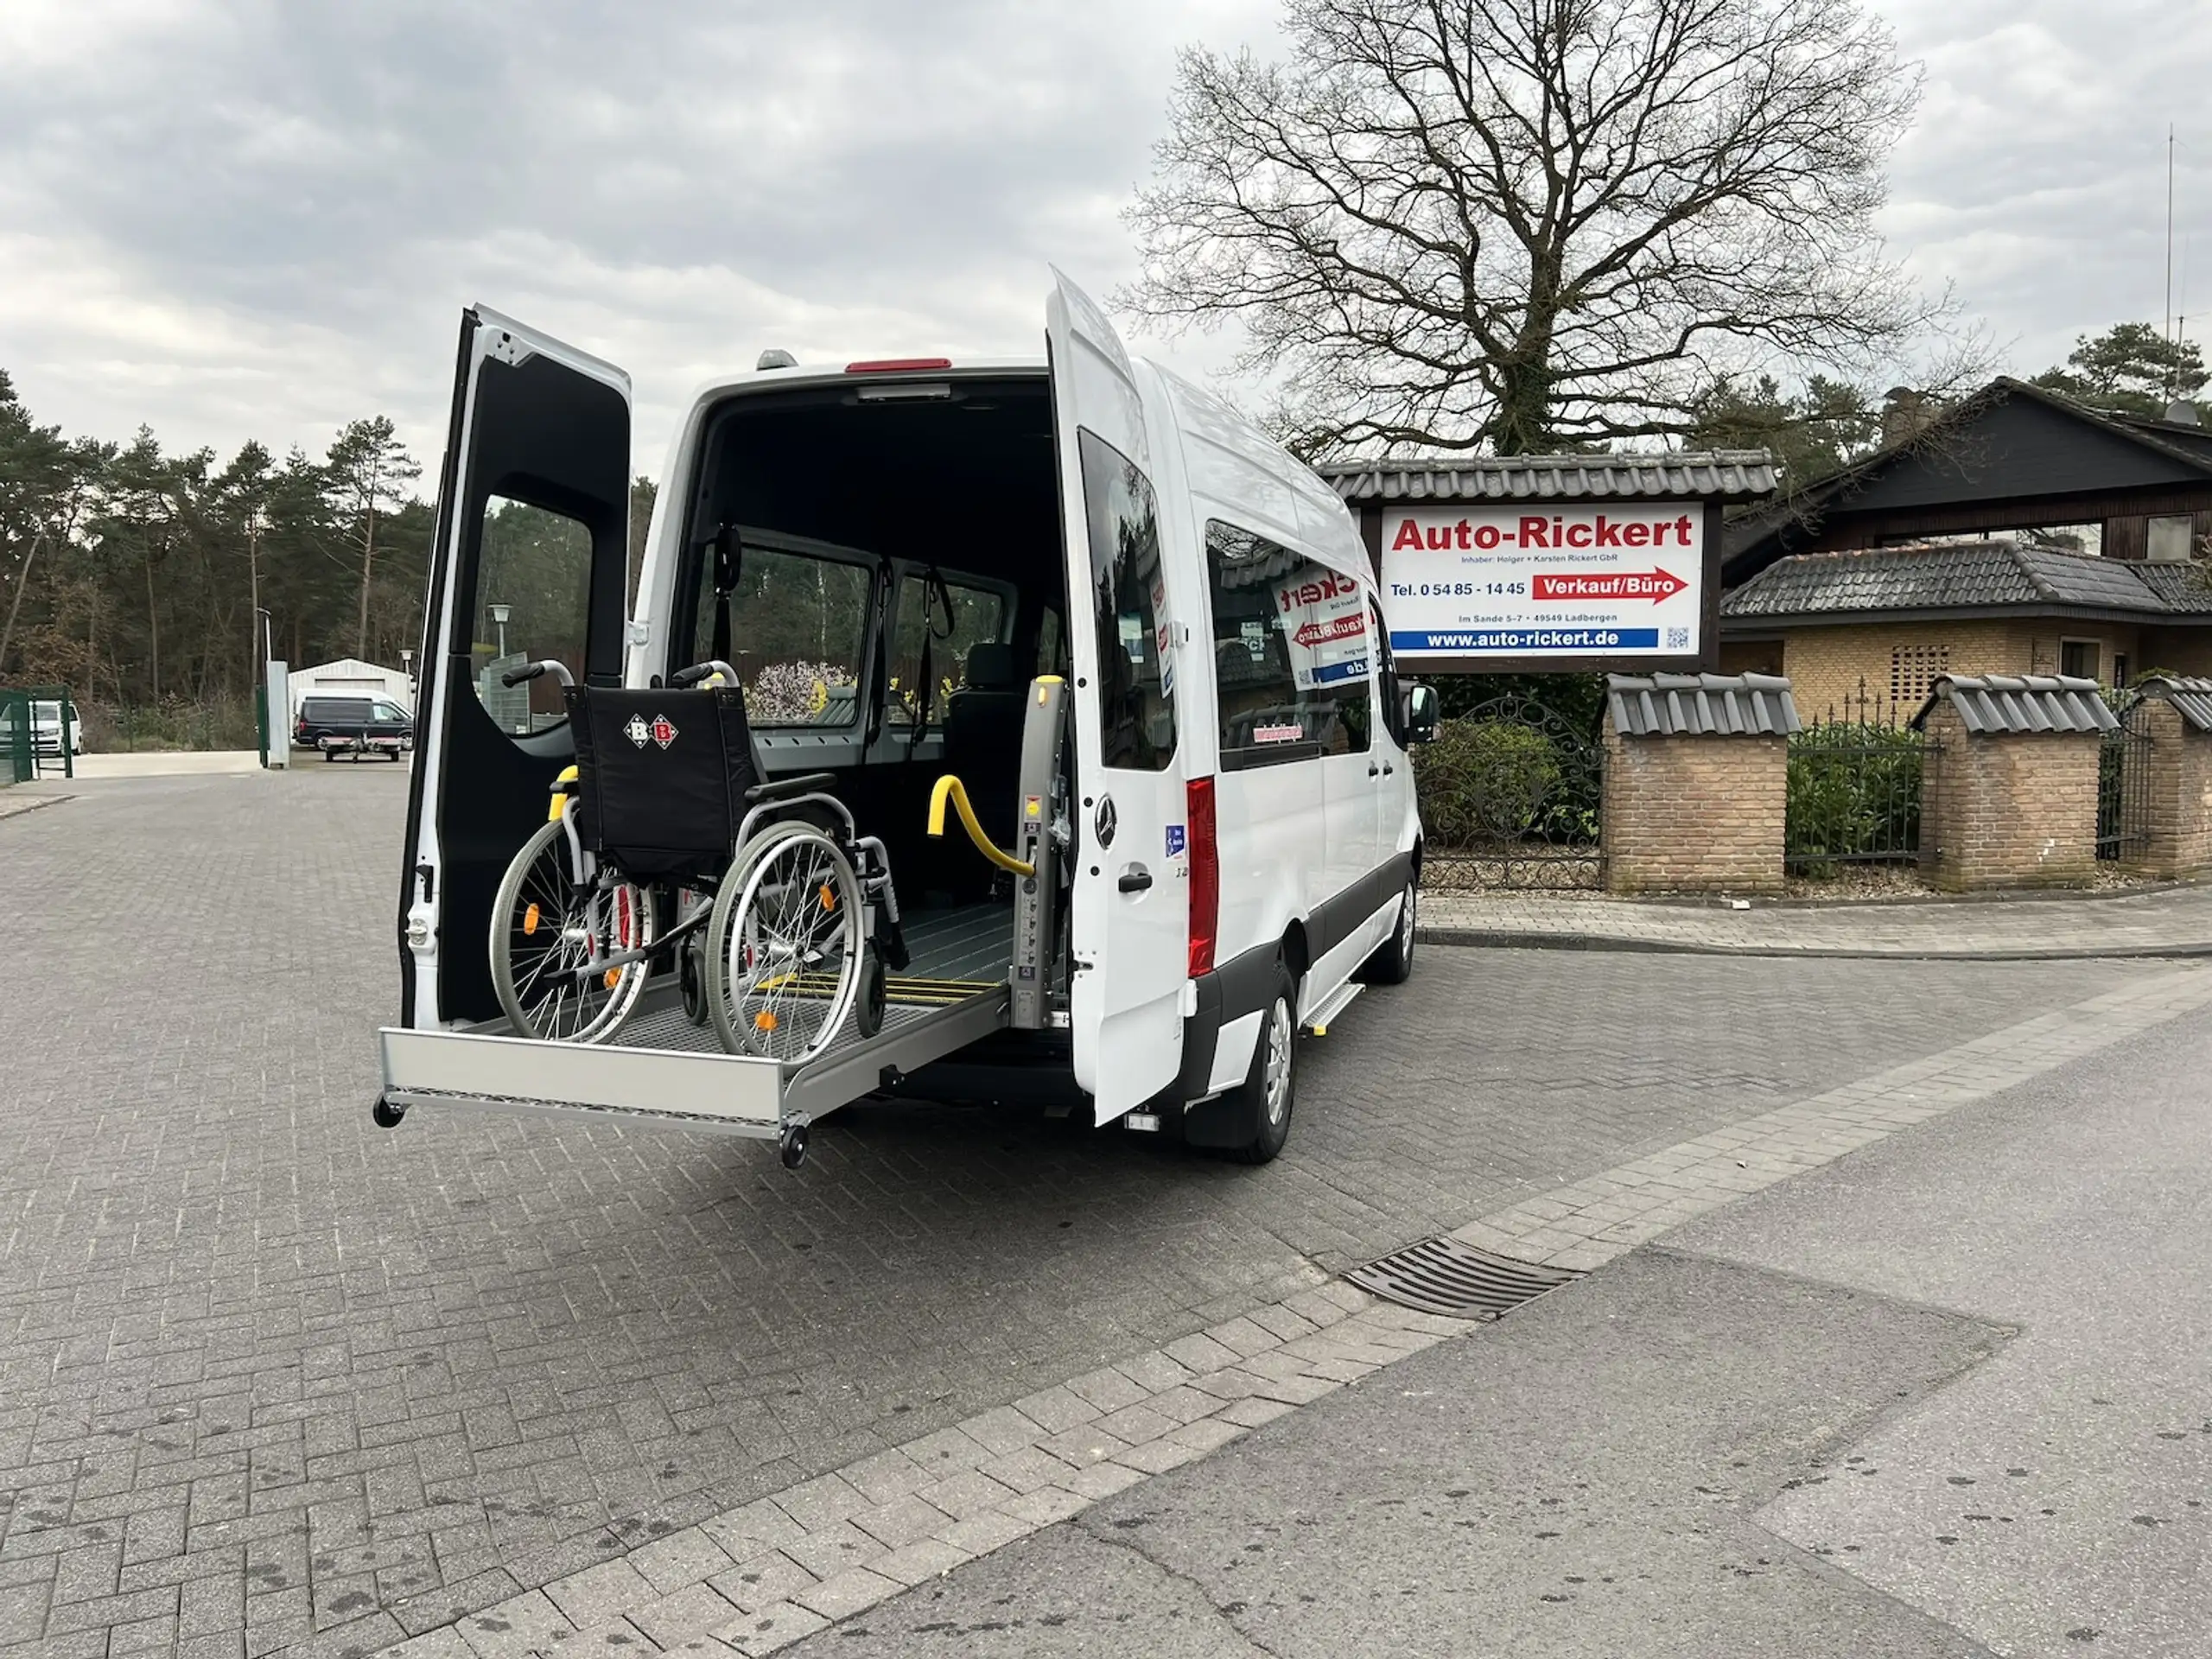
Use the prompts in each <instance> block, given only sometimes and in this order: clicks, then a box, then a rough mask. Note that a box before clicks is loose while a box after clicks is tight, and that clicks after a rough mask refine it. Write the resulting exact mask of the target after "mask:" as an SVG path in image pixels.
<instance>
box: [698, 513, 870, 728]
mask: <svg viewBox="0 0 2212 1659" xmlns="http://www.w3.org/2000/svg"><path fill="white" fill-rule="evenodd" d="M714 582H715V575H714V565H713V562H712V561H711V560H709V561H708V562H706V563H705V566H704V568H702V570H701V571H700V575H699V605H698V610H697V613H696V621H695V622H694V623H693V625H692V626H693V636H694V637H693V640H692V649H691V655H690V658H688V659H687V660H688V661H690V662H693V663H703V662H705V661H706V660H707V659H708V658H709V657H710V656H712V655H713V654H714V634H715V587H714ZM873 590H874V575H873V573H872V572H871V571H870V570H869V569H868V566H866V565H864V564H855V563H850V562H849V561H847V560H844V559H828V558H820V557H817V556H814V555H812V554H807V553H792V552H788V551H786V550H784V549H782V548H778V547H764V546H761V545H760V544H758V543H750V542H748V543H747V544H746V548H745V553H744V562H743V563H742V564H741V566H740V568H739V570H738V573H737V587H736V588H735V590H734V592H732V594H730V597H729V606H730V630H729V644H730V653H729V662H730V666H731V667H732V668H734V669H735V670H736V671H737V677H738V678H739V680H740V681H741V682H742V683H744V686H745V712H746V716H747V719H748V720H749V721H751V722H752V723H753V725H755V726H849V725H851V724H852V723H853V722H854V721H855V720H857V719H859V718H860V708H859V702H858V696H859V686H860V678H861V645H862V644H863V642H864V640H865V638H866V635H867V632H868V601H869V596H870V594H871V593H872V592H873Z"/></svg>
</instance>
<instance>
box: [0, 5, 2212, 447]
mask: <svg viewBox="0 0 2212 1659" xmlns="http://www.w3.org/2000/svg"><path fill="white" fill-rule="evenodd" d="M1876 3H1878V6H1879V8H1880V10H1882V11H1883V12H1884V13H1885V15H1886V16H1889V17H1890V19H1891V21H1892V22H1893V23H1894V25H1895V27H1896V29H1897V34H1898V36H1899V39H1900V41H1901V44H1902V46H1903V48H1904V51H1905V53H1906V54H1907V55H1908V56H1910V58H1912V59H1914V60H1917V61H1919V62H1920V63H1921V64H1922V65H1923V66H1924V68H1925V71H1926V76H1927V94H1926V98H1925V101H1924V104H1923V109H1922V112H1921V116H1920V119H1919V123H1918V125H1917V127H1916V130H1914V131H1913V133H1912V134H1911V135H1910V137H1909V138H1908V139H1907V140H1906V141H1905V143H1904V145H1903V146H1902V147H1901V148H1900V149H1899V150H1898V152H1897V156H1896V159H1895V165H1894V168H1893V173H1892V180H1893V183H1892V202H1891V208H1890V210H1889V213H1888V214H1887V219H1886V227H1887V232H1888V234H1889V236H1890V238H1891V242H1892V244H1893V245H1894V246H1895V248H1896V249H1897V251H1899V252H1900V253H1901V254H1903V255H1904V257H1906V258H1907V259H1908V261H1909V263H1910V269H1911V270H1913V271H1914V272H1915V273H1916V275H1917V276H1918V277H1920V278H1921V279H1922V280H1923V281H1925V282H1926V283H1929V285H1930V286H1931V287H1941V286H1942V285H1943V284H1945V283H1950V284H1952V285H1954V286H1955V289H1956V292H1957V295H1958V296H1959V298H1960V300H1961V302H1963V304H1964V306H1965V308H1966V309H1967V312H1968V313H1969V314H1970V315H1973V316H1975V317H1979V318H1982V319H1986V323H1987V326H1988V328H1989V330H1990V333H1991V334H1992V335H1993V338H1994V340H1996V341H1997V342H1998V343H1999V345H2000V346H2003V347H2004V349H2005V355H2006V357H2007V359H2008V360H2009V362H2010V364H2011V365H2012V366H2013V367H2016V368H2018V369H2021V370H2023V371H2024V372H2033V371H2034V370H2037V369H2040V368H2042V367H2044V366H2046V365H2049V364H2050V363H2051V362H2053V361H2055V360H2056V359H2059V358H2061V357H2063V355H2064V353H2065V352H2066V350H2067V349H2068V347H2069V344H2070V342H2071V340H2072V339H2073V337H2074V335H2075V334H2077V333H2079V332H2082V331H2083V330H2094V329H2099V328H2102V327H2106V326H2107V325H2109V324H2110V323H2113V322H2115V321H2121V320H2123V319H2130V318H2138V319H2145V320H2148V321H2158V318H2159V315H2160V313H2161V309H2162V306H2163V303H2164V290H2163V280H2164V278H2163V270H2164V264H2163V247H2164V201H2165V174H2164V166H2165V135H2166V127H2167V124H2168V123H2169V121H2171V122H2173V123H2175V124H2177V127H2178V130H2179V137H2180V141H2181V148H2180V150H2179V158H2180V175H2179V187H2178V190H2177V207H2178V222H2179V225H2180V227H2181V232H2182V233H2183V236H2184V237H2186V238H2189V245H2188V258H2189V260H2190V263H2191V264H2192V266H2193V268H2192V269H2191V270H2190V273H2189V277H2188V289H2189V293H2190V303H2191V304H2192V305H2194V306H2196V307H2201V308H2202V310H2203V311H2204V312H2205V313H2207V314H2208V318H2207V320H2208V321H2212V117H2207V116H2205V115H2204V114H2203V113H2202V110H2203V108H2204V105H2203V104H2202V99H2203V96H2204V92H2205V89H2206V87H2207V86H2212V5H2206V4H2203V3H2201V0H2188V3H2177V0H2097V3H2094V4H2092V3H2087V0H1876ZM1274 12H1275V7H1274V3H1273V0H1089V3H1084V4H1075V3H1065V0H1064V3H1046V0H813V3H810V4H804V5H801V4H793V3H790V0H632V3H630V4H622V5H618V4H613V3H590V0H529V3H524V0H446V3H436V0H375V3H369V4H357V3H346V0H5V3H4V4H0V367H4V368H6V369H7V370H8V371H9V372H10V373H11V374H12V375H13V376H14V377H15V379H16V386H17V390H18V391H19V392H20V394H21V395H22V397H23V398H24V399H25V401H26V402H27V403H28V404H29V405H30V407H31V408H32V410H33V411H34V412H35V414H36V415H37V416H39V417H40V418H41V419H42V420H46V421H58V422H60V423H62V424H63V426H64V427H65V428H67V429H68V430H70V431H72V432H90V433H95V434H99V435H105V436H123V435H127V434H128V433H129V432H130V430H131V429H134V428H135V427H136V426H137V425H138V423H141V422H142V421H143V422H146V423H150V424H151V425H152V426H153V427H154V428H155V429H156V432H157V433H158V434H159V435H161V437H162V439H163V441H164V442H167V443H169V444H171V445H177V446H190V445H197V444H201V443H205V444H209V445H213V446H214V447H215V448H218V449H219V450H224V451H227V450H229V449H230V448H233V447H235V445H236V444H237V443H238V442H240V441H241V440H243V439H245V438H246V437H249V436H256V437H259V438H262V439H263V440H264V441H265V442H270V443H272V444H275V445H277V446H279V447H282V446H283V445H286V444H289V443H293V442H299V443H302V444H304V445H306V446H307V447H308V448H311V449H315V450H319V449H320V448H321V447H322V445H323V444H324V443H326V442H327V440H328V437H329V435H330V434H331V432H332V431H333V430H334V429H335V428H336V427H337V426H338V425H339V424H340V423H342V422H344V421H345V420H346V419H349V418H351V417H353V416H357V415H360V414H364V413H370V412H375V411H379V410H381V411H384V412H387V413H389V414H391V416H393V417H394V418H395V419H397V421H398V422H399V423H400V425H401V429H402V430H403V433H404V435H406V436H407V437H408V439H409V440H410V442H412V443H413V444H414V445H415V446H416V448H417V450H418V452H419V453H421V454H423V457H424V459H425V460H426V461H429V460H434V459H435V450H436V448H437V445H438V442H439V441H440V434H441V429H442V416H443V408H444V403H445V398H446V395H447V388H446V385H445V384H444V383H445V379H446V377H447V376H448V374H449V373H450V365H451V360H452V359H451V349H452V339H453V330H454V324H455V320H456V317H457V315H458V312H459V309H460V307H461V304H462V303H463V302H466V301H468V300H472V299H480V300H482V301H483V302H486V303H488V304H491V305H493V306H495V307H498V308H500V309H503V310H505V311H508V312H510V313H512V314H513V315H518V316H520V317H522V318H524V320H526V321H531V322H533V323H535V324H537V325H538V326H540V327H544V328H546V329H548V330H550V331H551V332H553V333H555V334H559V335H562V336H563V337H564V338H567V339H569V340H573V341H574V342H575V343H576V344H578V345H581V346H586V347H588V349H591V350H593V351H596V352H598V353H601V354H602V355H605V356H607V357H609V358H612V359H613V360H615V361H617V362H619V363H621V364H622V365H624V366H625V367H626V368H628V369H629V370H630V371H631V372H632V374H633V375H634V376H635V377H636V381H637V385H638V391H639V461H640V464H641V465H643V466H644V467H646V468H647V469H648V470H652V471H655V472H658V469H659V467H660V462H661V457H662V452H663V450H664V446H665V442H666V438H667V434H668V432H669V430H670V429H671V426H672V424H673V423H674V421H675V419H676V417H677V413H678V411H679V409H680V407H681V405H682V404H683V400H684V399H685V397H687V395H688V394H689V392H690V390H691V388H692V387H693V386H694V385H696V383H697V382H698V381H699V380H700V379H702V378H704V377H705V376H707V375H708V374H709V373H710V372H715V371H717V370H722V369H727V368H729V367H732V366H742V365H746V364H749V363H750V362H751V360H752V359H753V357H754V355H755V354H757V353H758V352H759V351H760V348H761V347H762V346H768V345H779V346H785V347H788V348H789V349H791V350H792V351H794V352H796V353H798V354H799V355H800V356H801V357H802V358H804V357H809V356H820V357H825V358H830V359H836V358H839V357H842V356H846V355H861V354H868V355H888V354H895V353H902V352H923V351H927V352H938V351H943V352H948V353H953V354H956V355H957V354H961V353H1014V354H1022V355H1027V354H1032V353H1035V352H1037V351H1038V350H1039V334H1040V332H1041V327H1042V311H1041V303H1040V302H1041V296H1042V292H1043V289H1044V285H1045V282H1046V277H1045V274H1044V266H1045V263H1046V261H1047V260H1048V259H1049V260H1051V261H1052V262H1054V263H1057V264H1060V265H1062V266H1063V267H1065V269H1067V270H1069V271H1070V272H1071V274H1073V275H1074V276H1076V277H1077V280H1078V281H1081V282H1083V283H1084V284H1085V285H1086V286H1088V287H1090V288H1092V289H1093V290H1094V291H1103V290H1104V289H1107V288H1109V287H1110V286H1111V285H1112V284H1113V283H1115V282H1116V281H1118V280H1120V279H1121V278H1122V277H1126V276H1128V274H1129V273H1130V270H1131V266H1132V254H1131V248H1130V243H1129V238H1128V232H1127V231H1126V230H1125V228H1124V227H1123V226H1122V224H1121V222H1120V220H1119V218H1118V216H1117V215H1118V213H1119V211H1120V209H1121V208H1122V206H1123V205H1124V204H1125V203H1126V201H1127V200H1128V196H1129V193H1130V191H1131V188H1132V187H1133V186H1134V185H1135V182H1136V181H1138V180H1140V179H1141V178H1142V177H1143V176H1144V175H1145V174H1146V172H1147V165H1148V149H1149V146H1150V144H1151V143H1152V141H1153V140H1154V138H1155V137H1157V136H1158V134H1159V132H1160V128H1161V125H1162V121H1163V105H1164V100H1165V97H1166V90H1167V86H1168V81H1169V77H1170V74H1171V71H1172V66H1173V53H1174V50H1175V48H1176V47H1177V46H1178V45H1179V44H1182V43H1185V42H1189V41H1204V42H1205V43H1207V44H1210V45H1213V46H1217V47H1232V46H1235V45H1236V44H1239V43H1250V44H1252V45H1253V46H1255V48H1258V49H1261V50H1262V51H1265V50H1267V49H1268V48H1269V47H1270V46H1271V44H1272V42H1273V41H1274V35H1273V32H1272V31H1273V19H1274ZM2190 333H2191V334H2198V333H2199V331H2198V329H2197V328H2196V327H2195V325H2193V324H2192V325H2191V327H2190ZM1162 351H1163V354H1164V355H1166V356H1168V357H1170V358H1171V359H1175V360H1178V361H1183V362H1192V361H1194V362H1196V363H1197V364H1198V365H1199V366H1201V367H1203V366H1205V365H1206V364H1207V363H1208V362H1209V361H1217V360H1218V359H1219V357H1220V355H1221V351H1220V347H1219V346H1217V345H1212V346H1210V345H1209V344H1207V343H1206V342H1204V341H1200V342H1197V343H1195V344H1192V343H1184V344H1181V345H1170V346H1165V347H1163V348H1162Z"/></svg>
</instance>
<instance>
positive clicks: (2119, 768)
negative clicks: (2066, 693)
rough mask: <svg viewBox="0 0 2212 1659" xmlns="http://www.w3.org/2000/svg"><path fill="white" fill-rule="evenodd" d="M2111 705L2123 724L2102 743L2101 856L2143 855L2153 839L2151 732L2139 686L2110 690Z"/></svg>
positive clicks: (2112, 858)
mask: <svg viewBox="0 0 2212 1659" xmlns="http://www.w3.org/2000/svg"><path fill="white" fill-rule="evenodd" d="M2104 697H2105V702H2106V704H2107V706H2108V707H2109V708H2110V709H2112V711H2113V714H2115V715H2119V716H2120V725H2119V727H2118V728H2116V729H2114V730H2113V731H2109V732H2107V733H2106V734H2104V736H2103V738H2102V739H2101V741H2099V743H2098V745H2097V857H2098V858H2099V859H2101V860H2107V861H2130V860H2133V859H2138V858H2140V857H2142V856H2143V855H2144V853H2145V851H2146V850H2147V849H2148V848H2149V845H2150V840H2151V790H2150V784H2151V736H2150V734H2149V733H2147V732H2145V731H2144V730H2142V729H2141V722H2140V721H2139V720H2138V719H2137V718H2136V717H2135V711H2136V710H2137V709H2139V708H2141V707H2142V703H2143V696H2142V693H2140V692H2139V691H2107V692H2106V693H2105V694H2104Z"/></svg>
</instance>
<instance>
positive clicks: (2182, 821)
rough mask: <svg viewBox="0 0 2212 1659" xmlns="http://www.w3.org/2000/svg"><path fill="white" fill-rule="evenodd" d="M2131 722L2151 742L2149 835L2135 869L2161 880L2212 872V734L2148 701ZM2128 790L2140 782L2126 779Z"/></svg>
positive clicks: (2145, 762) (2146, 759)
mask: <svg viewBox="0 0 2212 1659" xmlns="http://www.w3.org/2000/svg"><path fill="white" fill-rule="evenodd" d="M2128 723H2129V725H2130V726H2132V727H2133V728H2135V729H2136V730H2138V731H2139V732H2141V733H2142V734H2144V735H2145V737H2146V738H2147V739H2148V740H2149V744H2150V747H2149V752H2148V753H2146V754H2145V755H2144V756H2143V757H2142V759H2141V761H2140V762H2139V764H2141V765H2142V766H2143V767H2144V777H2143V779H2142V786H2143V787H2144V789H2145V791H2146V793H2147V796H2148V798H2147V800H2146V801H2145V828H2146V829H2148V831H2149V834H2148V836H2147V837H2146V839H2145V844H2144V848H2143V850H2142V852H2141V854H2140V855H2139V856H2138V857H2137V858H2135V859H2133V860H2132V861H2131V862H2132V864H2133V867H2134V868H2138V869H2139V870H2141V871H2142V872H2143V873H2144V874H2147V875H2154V876H2157V877H2158V878H2160V879H2161V880H2169V881H2171V880H2181V879H2183V878H2186V877H2190V876H2196V875H2201V874H2203V873H2204V872H2205V871H2206V870H2208V869H2212V734H2208V733H2204V732H2200V731H2198V730H2197V729H2196V728H2195V727H2194V726H2191V725H2190V723H2189V722H2188V721H2185V720H2183V718H2182V717H2181V715H2179V714H2178V713H2177V712H2176V711H2175V709H2174V706H2173V705H2172V704H2171V703H2170V702H2161V701H2160V700H2159V699H2158V698H2156V697H2149V698H2145V700H2144V701H2143V702H2141V703H2140V704H2139V705H2138V706H2137V707H2136V709H2135V710H2134V712H2133V714H2131V715H2129V716H2128ZM2124 781H2125V783H2126V784H2127V785H2133V784H2134V782H2135V781H2136V780H2135V779H2126V780H2124Z"/></svg>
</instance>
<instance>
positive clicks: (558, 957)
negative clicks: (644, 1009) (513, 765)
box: [491, 818, 653, 1043]
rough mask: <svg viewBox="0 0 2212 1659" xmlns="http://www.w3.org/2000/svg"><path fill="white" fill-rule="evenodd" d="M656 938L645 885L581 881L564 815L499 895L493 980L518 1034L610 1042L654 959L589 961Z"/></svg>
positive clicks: (526, 853) (518, 859) (540, 835)
mask: <svg viewBox="0 0 2212 1659" xmlns="http://www.w3.org/2000/svg"><path fill="white" fill-rule="evenodd" d="M652 942H653V906H652V899H651V897H650V896H649V895H648V894H647V893H645V889H644V888H642V887H638V886H636V885H635V884H633V883H632V882H628V881H619V880H612V879H611V878H602V879H601V880H598V881H595V882H594V883H592V884H591V885H589V886H588V887H577V886H576V885H575V882H574V881H573V880H571V879H570V870H569V844H568V835H567V832H566V831H565V830H564V829H563V828H562V825H561V822H560V820H559V819H557V818H556V819H555V820H554V821H553V822H552V823H548V824H545V825H543V827H541V828H540V829H538V831H537V834H535V835H533V836H531V838H530V839H529V840H528V841H526V842H524V843H523V845H522V850H521V851H520V852H518V853H517V854H516V855H515V857H514V862H512V864H510V865H508V866H507V873H506V875H505V878H504V879H503V880H501V881H500V883H499V897H498V898H497V899H494V900H493V905H492V940H491V944H492V983H493V988H495V989H496V990H497V991H498V992H499V1006H500V1007H502V1008H504V1009H505V1011H506V1015H507V1019H508V1020H509V1021H510V1022H511V1023H512V1025H513V1027H514V1032H515V1035H516V1036H518V1037H538V1038H549V1039H552V1040H554V1041H556V1042H563V1043H600V1042H605V1041H606V1040H607V1039H608V1038H609V1037H612V1036H613V1034H614V1033H615V1032H616V1031H617V1030H618V1029H620V1027H621V1024H622V1022H623V1021H624V1020H626V1019H628V1018H629V1017H630V1012H631V1010H632V1009H633V1008H635V1007H637V1006H638V999H639V997H640V996H642V995H644V994H645V980H646V978H647V977H648V976H649V975H650V973H651V970H652V963H651V962H650V961H638V962H632V963H625V964H623V965H622V966H620V967H619V968H609V969H604V970H602V971H600V972H597V973H592V972H587V971H585V964H586V963H589V962H590V961H591V959H592V958H593V957H594V956H602V955H606V954H607V953H609V952H613V951H628V950H643V949H645V947H647V946H648V945H650V944H652Z"/></svg>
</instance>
